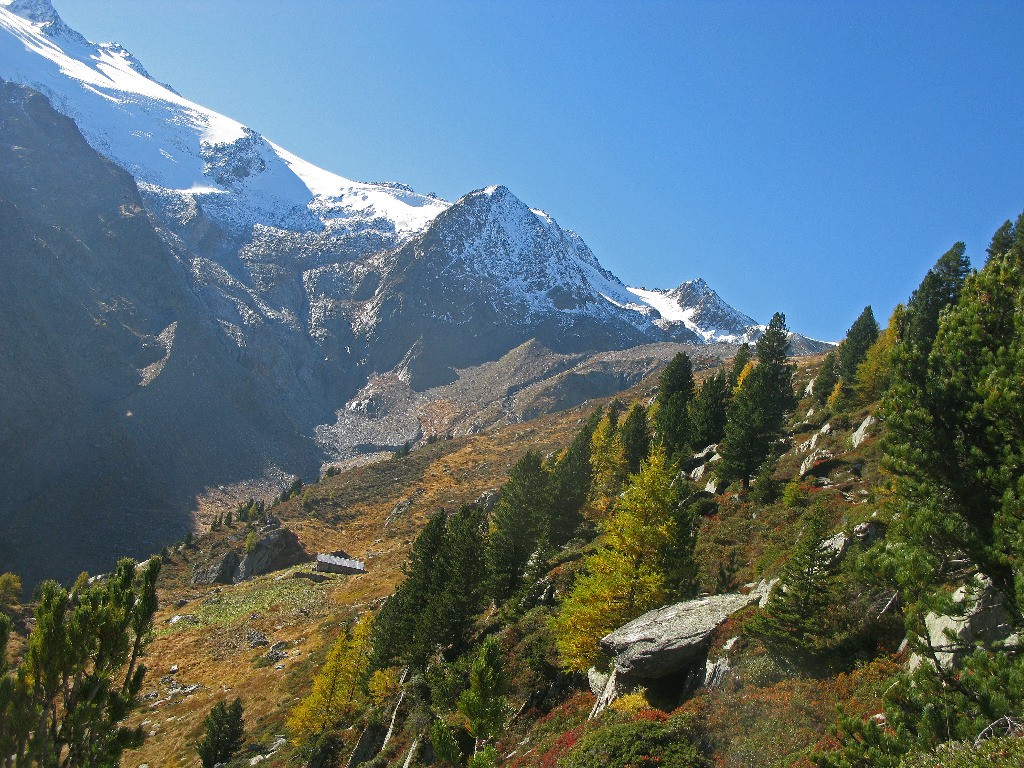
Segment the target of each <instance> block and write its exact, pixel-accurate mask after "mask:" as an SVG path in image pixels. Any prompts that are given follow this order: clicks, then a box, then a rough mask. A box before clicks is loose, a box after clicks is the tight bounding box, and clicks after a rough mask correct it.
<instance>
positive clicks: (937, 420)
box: [882, 217, 1024, 610]
mask: <svg viewBox="0 0 1024 768" xmlns="http://www.w3.org/2000/svg"><path fill="white" fill-rule="evenodd" d="M1011 235H1012V238H1013V239H1012V244H1011V245H1010V246H1009V247H1008V248H1006V250H1003V251H999V250H997V249H998V248H1005V247H1006V246H1005V245H1004V243H1005V242H1011V241H1010V239H1009V238H1010V236H1011ZM990 251H991V253H992V255H991V256H990V257H989V259H988V261H987V263H986V264H985V267H984V268H983V269H982V270H981V271H980V272H979V273H978V274H976V275H974V276H972V277H969V278H967V280H966V281H965V282H964V284H963V286H962V288H958V287H957V283H958V281H959V278H960V276H961V275H962V274H963V269H962V267H963V265H964V262H963V260H962V259H961V258H960V257H961V256H962V249H960V248H959V244H958V247H957V248H954V249H953V250H952V251H950V252H949V253H947V254H946V255H945V256H943V257H942V259H940V260H939V264H937V265H936V268H935V269H934V270H932V271H931V272H929V274H928V276H926V278H925V281H924V282H923V283H922V287H921V288H919V289H918V291H916V292H915V294H914V297H913V298H912V299H911V302H910V305H909V306H908V322H907V323H906V325H905V330H906V334H905V335H904V336H903V337H902V338H901V341H900V344H899V345H898V348H897V351H896V354H895V366H894V367H895V370H894V376H893V379H894V380H893V385H892V386H891V387H890V389H889V392H888V394H887V395H886V398H885V401H884V404H883V405H884V414H885V416H886V423H887V427H888V429H887V432H886V434H885V435H884V437H883V443H882V446H883V452H884V458H885V461H886V467H887V469H888V470H889V472H890V473H891V475H892V478H893V490H894V494H893V501H894V505H895V511H897V512H898V513H899V514H898V515H897V516H896V519H895V521H894V523H895V525H894V537H893V539H892V542H891V546H887V552H888V554H889V555H890V556H891V557H892V558H893V562H892V569H893V572H894V574H895V576H896V578H898V579H899V580H900V582H901V583H902V584H903V586H904V589H905V590H907V591H908V593H910V595H911V596H912V597H916V598H918V599H920V598H922V597H923V596H924V594H925V593H927V592H929V591H931V588H932V587H933V586H934V585H936V584H941V583H942V582H943V581H944V580H945V579H948V578H949V577H950V575H951V571H950V569H951V567H952V566H951V565H950V563H951V562H953V561H955V559H956V558H957V555H958V553H964V554H966V555H967V557H968V558H969V560H970V561H971V563H972V564H973V566H974V567H976V568H977V569H979V570H980V571H981V572H982V573H984V574H986V575H987V576H988V577H989V578H991V579H992V581H993V582H994V583H995V585H996V586H997V587H998V588H999V589H1000V591H1002V592H1003V593H1004V595H1005V596H1006V597H1007V599H1008V600H1010V601H1011V602H1012V603H1013V604H1014V605H1015V606H1016V605H1024V603H1022V602H1021V601H1022V598H1024V569H1022V568H1021V566H1020V565H1019V564H1018V558H1016V557H1015V556H1014V555H1013V554H1012V553H1014V552H1020V551H1022V544H1024V526H1022V524H1021V523H1020V522H1019V521H1020V520H1021V519H1022V511H1024V501H1022V498H1024V487H1022V485H1021V483H1020V477H1021V476H1022V475H1024V448H1022V446H1024V439H1022V438H1024V429H1022V426H1021V425H1022V424H1024V394H1022V393H1024V387H1021V381H1022V380H1024V217H1022V219H1020V220H1018V223H1017V225H1016V227H1013V226H1011V227H1010V228H1009V229H1007V228H1005V226H1004V228H1002V229H1001V230H1000V232H998V233H997V237H996V238H995V239H994V241H993V246H992V247H991V248H990ZM936 286H938V288H936ZM926 289H927V290H926ZM954 296H958V298H957V300H956V303H955V304H952V305H949V308H948V309H946V308H945V307H944V306H943V305H942V303H941V299H942V298H943V297H945V298H947V299H949V298H950V297H954ZM933 318H935V328H936V332H935V336H934V339H929V338H928V336H927V335H926V332H927V331H928V329H929V328H930V327H932V320H933ZM922 333H924V335H922ZM924 349H928V350H929V354H928V356H927V358H923V357H922V352H923V350H924ZM888 543H889V542H887V544H888ZM932 607H934V606H932ZM922 610H924V607H923V606H922Z"/></svg>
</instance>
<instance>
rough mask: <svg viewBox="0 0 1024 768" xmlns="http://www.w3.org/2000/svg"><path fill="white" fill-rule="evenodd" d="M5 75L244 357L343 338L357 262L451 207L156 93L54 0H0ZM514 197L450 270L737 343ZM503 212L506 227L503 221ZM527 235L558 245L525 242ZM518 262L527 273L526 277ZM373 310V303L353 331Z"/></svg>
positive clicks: (120, 52) (114, 48)
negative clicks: (273, 338)
mask: <svg viewBox="0 0 1024 768" xmlns="http://www.w3.org/2000/svg"><path fill="white" fill-rule="evenodd" d="M0 79H5V80H10V81H13V82H17V83H21V84H24V85H28V86H30V87H32V88H34V89H36V90H38V91H40V92H41V93H43V94H44V95H45V96H46V97H47V98H48V99H49V100H50V102H51V103H52V104H53V105H54V107H55V108H56V109H57V110H58V111H60V112H62V113H64V114H65V115H67V116H69V117H71V118H72V119H73V120H74V121H75V123H76V124H77V125H78V127H79V130H81V131H82V134H83V135H84V136H85V138H86V140H87V141H88V142H89V143H90V144H91V145H92V147H93V148H94V149H96V150H97V151H98V152H100V153H101V154H102V155H104V156H106V157H107V158H109V159H111V160H113V161H114V162H115V163H117V164H118V165H120V166H121V167H122V168H124V169H125V170H127V171H128V172H129V173H130V174H132V176H133V177H134V178H135V180H136V182H137V184H138V185H139V188H140V191H141V192H142V195H143V199H144V200H145V202H146V204H147V207H148V208H149V209H150V210H151V211H153V212H154V213H155V214H156V215H157V216H158V217H159V218H160V220H161V221H162V223H163V224H164V225H165V226H166V227H167V229H168V230H169V231H170V232H171V234H172V235H173V236H174V237H175V238H177V239H180V240H181V241H182V242H183V243H184V245H186V246H187V247H189V248H190V250H192V251H196V252H198V253H195V254H193V255H192V257H191V258H189V257H184V258H185V259H186V260H187V261H188V262H189V266H190V269H191V271H192V273H193V278H194V280H195V281H196V283H197V285H198V286H199V288H200V290H203V291H205V292H207V293H212V294H213V295H211V296H210V299H211V304H212V305H214V306H219V307H221V311H220V312H219V315H220V318H219V319H220V321H221V325H222V327H223V328H224V330H225V332H226V333H227V334H228V335H229V336H230V337H231V338H232V339H233V340H234V342H235V343H237V344H238V345H239V346H240V347H250V348H251V347H253V346H254V345H256V346H258V340H255V339H254V338H253V336H254V335H255V336H259V335H261V334H260V333H259V331H258V330H254V327H256V326H264V325H271V326H275V325H276V326H280V325H284V326H287V327H290V328H301V329H302V331H303V332H304V333H307V334H308V335H309V336H310V337H311V338H313V339H314V340H316V341H318V342H324V341H325V340H330V339H335V340H336V339H337V338H338V337H337V333H336V332H335V331H334V330H332V324H333V325H336V322H334V321H336V319H337V314H338V309H339V306H340V305H341V304H347V303H348V302H349V301H350V299H351V290H350V289H351V287H352V286H353V285H354V284H360V285H365V284H366V281H365V278H366V273H367V272H368V271H370V272H372V271H374V267H375V266H376V265H374V264H372V263H371V264H369V265H367V264H354V263H353V261H354V260H365V259H367V258H369V259H370V261H371V262H372V261H373V259H372V257H373V255H374V254H379V253H381V252H383V251H385V250H387V249H389V248H393V247H396V246H400V245H401V244H403V243H404V242H407V241H408V240H409V239H411V238H413V237H415V236H417V235H419V234H421V233H423V232H424V231H425V230H427V229H428V228H429V227H430V224H431V222H432V221H433V220H434V219H435V218H436V217H437V216H438V215H439V214H441V213H442V212H443V211H445V210H446V209H447V208H448V207H449V203H447V202H446V201H444V200H441V199H439V198H437V197H435V196H432V195H421V194H417V193H415V192H413V191H412V190H411V189H410V188H408V187H406V186H404V185H401V184H390V183H389V184H383V183H375V184H374V183H363V182H356V181H352V180H349V179H346V178H343V177H341V176H338V175H336V174H334V173H331V172H329V171H326V170H323V169H321V168H317V167H316V166H314V165H312V164H311V163H308V162H306V161H304V160H302V159H301V158H299V157H297V156H295V155H294V154H292V153H290V152H288V151H286V150H285V149H283V148H281V147H280V146H278V145H277V144H275V143H273V142H271V141H269V140H268V139H266V138H265V137H263V136H261V135H260V134H259V133H257V132H256V131H254V130H253V129H251V128H249V127H247V126H244V125H242V124H241V123H239V122H237V121H236V120H233V119H231V118H229V117H226V116H224V115H221V114H218V113H216V112H214V111H212V110H210V109H207V108H205V107H203V106H201V105H199V104H196V103H194V102H192V101H189V100H188V99H187V98H185V97H183V96H182V95H180V94H178V93H177V92H176V91H174V90H173V89H172V88H170V87H168V86H166V85H164V84H162V83H158V82H156V81H155V80H153V78H152V77H150V75H149V73H148V72H147V71H146V69H145V68H144V67H143V65H142V64H141V63H140V62H139V61H138V60H137V59H136V58H135V57H134V56H132V54H131V53H129V52H128V51H126V50H125V49H124V48H122V47H121V46H120V45H117V44H116V43H101V44H94V43H91V42H89V41H87V40H86V39H85V38H83V37H82V36H81V35H80V34H79V33H78V32H76V31H74V30H73V29H71V28H70V27H68V26H67V25H66V24H65V23H64V22H63V21H62V20H61V18H60V16H59V15H58V13H57V12H56V10H55V9H54V8H53V6H52V5H51V4H50V2H49V0H0ZM489 189H491V188H489ZM497 189H502V190H503V188H497ZM506 193H507V190H505V191H503V192H502V193H501V194H500V195H499V197H503V196H504V195H505V194H506ZM471 197H472V196H467V198H464V201H462V202H463V203H464V205H463V207H464V209H466V210H468V209H470V208H472V207H473V205H472V204H471V203H472V200H471ZM516 202H517V205H515V206H512V207H506V208H505V209H501V210H499V209H498V208H495V210H494V211H493V212H492V215H491V216H490V218H489V223H488V224H487V227H488V229H486V230H482V231H480V232H477V233H471V234H467V235H466V238H467V239H465V240H462V241H460V240H459V237H460V234H458V233H456V234H452V232H450V231H449V232H448V234H447V235H446V239H445V241H444V247H445V248H447V249H449V250H451V249H452V248H453V247H455V246H456V245H457V248H456V250H457V251H458V254H459V255H458V256H457V257H455V251H452V253H453V262H454V261H455V260H456V258H457V259H461V260H462V263H464V264H466V265H467V267H469V266H470V265H471V268H470V269H469V270H468V271H467V272H466V275H465V276H466V277H469V276H470V273H472V275H473V281H474V282H475V283H476V284H477V285H483V284H484V283H489V284H491V285H492V286H496V287H498V289H500V290H501V291H502V292H503V293H504V294H505V296H506V298H509V299H511V298H512V297H513V295H514V294H516V293H517V292H518V294H519V295H518V299H519V301H516V302H515V303H516V304H517V305H518V306H519V307H520V308H522V309H524V310H526V311H527V313H528V314H529V316H530V317H535V316H536V314H537V310H538V309H539V308H541V307H546V308H547V310H549V311H558V312H568V314H567V315H566V318H565V323H567V324H571V320H572V318H573V317H579V316H581V314H585V315H588V316H591V317H598V316H604V317H607V318H615V319H616V322H625V323H626V324H627V325H630V326H633V327H634V328H635V329H636V331H637V332H639V333H640V335H641V336H643V337H645V338H647V339H648V340H651V339H658V338H663V337H664V336H665V334H659V333H658V332H657V328H661V329H662V330H663V331H666V332H668V334H669V336H672V337H680V338H685V339H687V340H689V337H690V335H689V334H688V333H686V331H692V332H694V333H696V334H697V336H699V337H701V338H704V339H706V340H733V339H734V338H741V337H743V336H744V333H745V332H744V331H742V330H738V327H737V324H736V323H732V324H729V325H710V326H709V325H705V324H704V323H703V318H704V316H705V314H706V313H704V312H703V311H701V310H699V309H698V308H697V307H696V306H695V305H691V304H688V303H685V302H684V303H683V304H682V305H679V299H680V298H681V296H677V295H675V293H674V292H669V293H668V294H666V293H665V292H661V291H643V290H640V289H638V290H636V291H633V292H632V293H630V292H627V291H626V290H625V287H624V286H623V285H622V283H621V282H620V281H618V280H617V279H616V278H615V277H614V276H613V275H611V274H610V273H608V272H607V271H606V270H604V269H603V268H602V267H601V266H600V264H599V263H598V261H597V259H596V258H595V257H594V255H593V254H592V253H591V252H590V250H589V249H588V248H587V247H586V245H585V244H584V243H583V241H582V239H581V238H579V237H578V236H577V235H576V234H574V233H571V232H563V231H562V230H561V229H559V228H558V226H557V224H555V223H554V221H553V220H552V219H551V217H550V216H548V215H547V214H545V213H543V212H542V211H537V210H535V209H529V208H527V207H526V206H525V205H523V204H522V203H519V202H518V201H516ZM503 215H507V216H508V217H509V218H508V220H507V221H504V222H503V223H502V224H501V225H500V226H499V225H498V224H496V223H495V222H498V221H499V220H500V219H501V218H502V216H503ZM446 226H447V227H448V229H449V230H450V229H451V226H450V225H446ZM460 227H461V229H460V232H461V233H465V231H466V228H465V226H464V225H460ZM496 227H497V228H501V227H504V231H505V233H506V235H507V237H506V238H505V240H506V242H505V244H504V245H501V246H500V247H498V249H497V250H496V251H495V250H493V249H492V248H491V246H492V245H494V242H493V237H494V235H495V234H496V232H497V229H496ZM211 229H215V230H216V231H213V232H211ZM534 230H535V231H537V232H543V231H545V230H546V231H548V232H549V233H554V234H551V235H550V236H547V237H543V236H542V237H538V238H535V239H530V238H525V239H524V237H523V235H524V233H526V232H529V231H534ZM474 249H475V250H476V251H477V252H476V253H475V254H474ZM527 251H529V253H527ZM569 252H573V253H575V254H576V258H574V259H573V260H572V261H573V264H574V266H572V267H571V268H569V267H567V266H566V265H568V262H565V260H564V258H562V261H563V262H564V264H563V267H565V268H568V269H569V271H570V272H571V274H568V273H565V272H564V271H560V270H562V269H563V267H560V266H558V265H557V264H556V262H558V261H559V259H560V258H561V257H563V256H564V255H565V254H567V253H569ZM538 254H541V255H542V257H541V258H540V259H539V260H538V258H537V256H538ZM555 254H560V256H558V257H556V255H555ZM236 257H241V262H242V263H241V265H240V264H239V262H238V259H237V258H236ZM240 266H241V267H242V268H239V267H240ZM523 267H528V269H526V271H525V272H523V273H522V274H520V273H519V272H518V271H517V270H519V269H520V268H523ZM289 276H301V277H300V283H301V285H300V286H283V285H282V283H283V282H284V283H287V282H289V281H288V277H289ZM546 280H550V282H547V283H546V282H545V281H546ZM682 288H683V286H681V287H680V288H679V289H676V291H680V290H682ZM378 293H379V292H378ZM666 296H667V298H664V297H666ZM716 298H717V297H716ZM697 300H698V301H703V300H704V297H697ZM718 301H719V302H720V300H718ZM381 302H382V300H381V297H380V296H379V295H378V296H375V299H374V302H371V305H370V306H369V307H368V308H366V309H365V310H363V311H361V312H360V318H362V319H359V318H357V319H356V323H357V324H359V323H360V322H363V320H365V318H366V317H368V316H372V315H373V313H374V312H376V311H377V310H376V309H375V307H379V306H380V305H381ZM652 309H653V310H654V311H652ZM726 309H728V307H726ZM631 313H632V314H631ZM736 314H737V316H738V317H742V316H740V315H739V313H736ZM303 315H305V316H303ZM659 315H660V320H659V319H658V316H659ZM683 315H685V316H686V318H685V319H684V320H682V321H680V320H679V318H680V317H682V316H683ZM626 318H629V319H628V320H627V319H626ZM506 319H508V320H511V317H507V318H506ZM711 319H712V320H713V321H715V322H717V319H716V318H711ZM652 323H656V325H652ZM750 324H751V325H752V324H753V321H750Z"/></svg>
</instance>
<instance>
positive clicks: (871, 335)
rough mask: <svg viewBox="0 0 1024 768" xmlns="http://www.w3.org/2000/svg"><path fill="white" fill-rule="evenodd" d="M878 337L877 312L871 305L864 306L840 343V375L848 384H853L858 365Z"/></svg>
mask: <svg viewBox="0 0 1024 768" xmlns="http://www.w3.org/2000/svg"><path fill="white" fill-rule="evenodd" d="M877 338H878V323H877V322H875V314H874V313H873V312H872V311H871V307H870V306H867V307H864V311H863V312H861V313H860V316H859V317H858V318H857V319H856V320H855V321H854V323H853V325H851V326H850V330H848V331H847V332H846V338H845V339H843V343H842V344H840V345H839V361H838V362H839V375H840V376H841V377H842V379H843V381H845V382H846V383H847V385H851V384H853V381H854V378H855V377H856V375H857V366H859V365H860V364H861V363H862V362H863V361H864V358H865V356H866V355H867V353H868V350H869V349H871V345H872V344H874V343H875V339H877Z"/></svg>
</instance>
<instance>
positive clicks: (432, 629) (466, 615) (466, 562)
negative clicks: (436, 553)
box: [423, 505, 488, 647]
mask: <svg viewBox="0 0 1024 768" xmlns="http://www.w3.org/2000/svg"><path fill="white" fill-rule="evenodd" d="M485 520H486V514H485V513H484V511H483V510H482V509H480V508H479V507H477V506H475V505H466V506H463V507H462V508H460V509H459V511H458V512H456V513H455V514H453V515H450V516H449V518H448V526H447V530H446V535H445V540H444V547H443V548H442V550H441V560H440V562H437V563H434V571H435V573H434V581H435V584H437V587H436V590H435V595H436V596H435V597H434V598H433V599H432V600H431V602H430V606H429V610H428V611H427V612H426V615H425V617H424V619H423V623H424V632H425V633H427V635H428V636H429V637H430V638H431V641H432V643H433V644H434V645H444V646H448V645H454V646H456V647H458V646H459V644H460V643H461V642H462V641H463V639H464V638H465V636H466V635H467V633H468V632H469V629H470V625H471V624H472V620H473V617H474V616H475V615H476V614H477V612H478V611H479V610H480V608H481V603H482V602H483V599H484V591H485V590H484V586H485V583H486V580H487V575H488V571H487V564H486V563H485V562H484V559H483V558H482V557H481V554H482V553H483V552H484V547H485V525H486V523H485Z"/></svg>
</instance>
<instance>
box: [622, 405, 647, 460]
mask: <svg viewBox="0 0 1024 768" xmlns="http://www.w3.org/2000/svg"><path fill="white" fill-rule="evenodd" d="M619 437H620V439H621V441H622V452H623V455H624V457H625V459H626V471H627V472H628V473H629V474H631V475H635V474H636V473H637V472H639V471H640V462H642V461H643V460H644V459H646V458H647V455H648V454H649V453H650V452H651V432H650V428H649V427H648V425H647V409H646V408H644V407H643V405H641V404H640V403H635V404H634V405H633V407H632V408H631V409H630V411H629V415H628V416H626V419H625V421H623V422H622V427H621V428H620V429H619Z"/></svg>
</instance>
